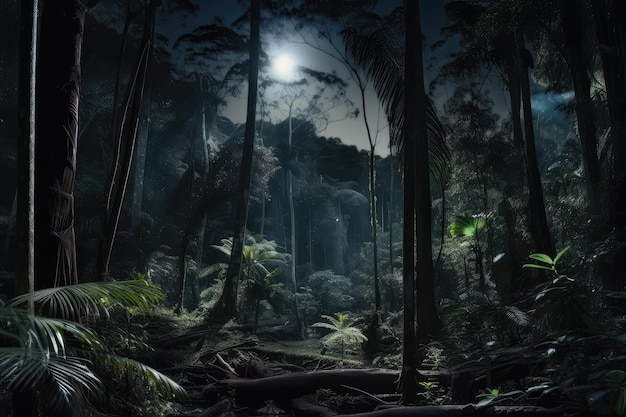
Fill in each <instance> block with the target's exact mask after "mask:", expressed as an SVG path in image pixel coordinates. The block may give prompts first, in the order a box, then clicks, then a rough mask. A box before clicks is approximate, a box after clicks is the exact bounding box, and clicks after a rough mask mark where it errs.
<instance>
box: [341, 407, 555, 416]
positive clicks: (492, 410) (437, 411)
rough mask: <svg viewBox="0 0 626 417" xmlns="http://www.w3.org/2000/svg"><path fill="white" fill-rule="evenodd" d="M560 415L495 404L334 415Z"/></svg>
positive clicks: (550, 411) (533, 408) (388, 409)
mask: <svg viewBox="0 0 626 417" xmlns="http://www.w3.org/2000/svg"><path fill="white" fill-rule="evenodd" d="M442 416H445V417H450V416H455V417H457V416H459V417H463V416H471V417H492V416H493V417H498V416H506V417H536V416H537V417H562V416H563V411H562V410H560V409H558V408H544V407H532V406H495V407H477V406H475V405H473V404H466V405H425V406H411V407H393V408H386V409H383V410H376V411H371V412H369V413H357V414H346V415H343V416H342V415H337V416H335V417H442Z"/></svg>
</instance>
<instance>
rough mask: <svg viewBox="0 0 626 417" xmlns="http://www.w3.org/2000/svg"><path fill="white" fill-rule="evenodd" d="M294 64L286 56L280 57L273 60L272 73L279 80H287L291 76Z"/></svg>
mask: <svg viewBox="0 0 626 417" xmlns="http://www.w3.org/2000/svg"><path fill="white" fill-rule="evenodd" d="M294 66H295V64H294V62H293V59H291V57H290V56H288V55H280V56H278V57H276V59H275V60H274V73H275V74H276V75H277V76H278V77H281V78H289V77H291V76H292V75H293V69H294Z"/></svg>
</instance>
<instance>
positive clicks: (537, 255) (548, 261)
mask: <svg viewBox="0 0 626 417" xmlns="http://www.w3.org/2000/svg"><path fill="white" fill-rule="evenodd" d="M528 257H529V258H531V259H534V260H536V261H539V262H543V263H546V264H548V265H554V261H553V260H552V258H550V257H549V256H548V255H546V254H545V253H532V254H530V255H528Z"/></svg>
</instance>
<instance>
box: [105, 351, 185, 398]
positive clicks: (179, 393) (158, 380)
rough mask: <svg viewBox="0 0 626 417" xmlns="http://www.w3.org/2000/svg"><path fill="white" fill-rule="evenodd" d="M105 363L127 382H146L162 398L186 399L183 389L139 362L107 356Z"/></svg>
mask: <svg viewBox="0 0 626 417" xmlns="http://www.w3.org/2000/svg"><path fill="white" fill-rule="evenodd" d="M105 361H106V363H107V364H108V365H109V366H110V367H111V368H112V369H114V370H115V371H116V372H117V373H119V374H120V375H124V376H125V377H126V378H127V379H128V380H131V381H134V380H142V381H145V382H148V383H149V384H151V385H152V387H153V388H154V389H155V390H156V391H157V392H158V393H159V394H161V395H163V396H164V397H167V398H170V399H176V400H181V399H185V398H187V397H188V393H187V391H186V390H185V388H183V387H182V386H180V385H179V384H178V383H176V382H175V381H174V380H173V379H171V378H169V377H168V376H167V375H164V374H162V373H161V372H159V371H157V370H156V369H154V368H151V367H149V366H147V365H144V364H143V363H141V362H138V361H136V360H133V359H130V358H126V357H123V356H117V355H107V356H106V358H105Z"/></svg>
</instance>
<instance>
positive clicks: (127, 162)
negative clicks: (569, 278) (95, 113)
mask: <svg viewBox="0 0 626 417" xmlns="http://www.w3.org/2000/svg"><path fill="white" fill-rule="evenodd" d="M157 6H158V2H151V3H150V4H149V5H148V6H147V8H146V17H145V19H146V21H145V27H144V32H143V38H142V41H141V47H140V50H139V56H138V57H137V61H136V65H135V69H134V70H133V76H132V79H131V81H130V82H129V85H128V93H129V94H128V97H129V100H128V102H127V103H126V105H125V107H126V109H128V108H129V107H130V115H128V117H126V111H125V112H124V113H125V116H124V117H122V121H121V128H120V131H119V132H120V135H124V139H123V140H122V141H121V142H123V147H124V149H123V150H122V152H121V159H120V161H117V160H116V161H114V162H113V163H114V165H117V164H118V163H119V164H120V165H119V176H118V177H113V176H112V177H111V178H110V184H111V187H109V191H110V192H111V191H112V192H113V194H112V195H109V196H108V197H107V201H108V203H107V207H106V213H105V217H104V222H103V236H104V237H103V240H102V242H101V244H100V253H99V254H98V270H99V273H100V277H101V279H102V280H103V281H106V280H109V279H110V274H109V263H110V261H111V253H112V251H113V244H114V242H115V235H116V234H117V229H118V226H119V221H120V216H121V213H122V206H123V204H124V197H125V195H126V189H127V186H128V178H129V176H130V170H131V167H132V161H133V156H134V152H135V145H136V140H137V130H138V128H139V120H140V118H141V108H142V101H143V94H144V87H145V82H146V78H147V72H148V62H149V57H150V55H151V54H152V42H153V39H154V23H155V22H154V20H155V16H156V7H157ZM116 171H117V170H116V169H113V170H112V172H113V173H115V172H116Z"/></svg>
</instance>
